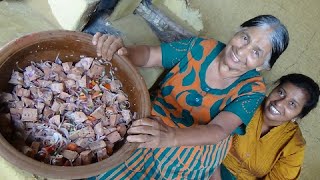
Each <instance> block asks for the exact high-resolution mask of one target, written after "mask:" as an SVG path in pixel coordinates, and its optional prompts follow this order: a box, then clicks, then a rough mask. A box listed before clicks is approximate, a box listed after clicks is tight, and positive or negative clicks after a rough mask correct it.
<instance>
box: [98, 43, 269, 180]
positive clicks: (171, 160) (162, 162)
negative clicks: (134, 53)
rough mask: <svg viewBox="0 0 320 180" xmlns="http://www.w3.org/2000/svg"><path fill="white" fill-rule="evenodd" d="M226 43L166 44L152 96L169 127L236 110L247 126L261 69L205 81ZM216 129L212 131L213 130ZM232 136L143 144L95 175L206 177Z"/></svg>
mask: <svg viewBox="0 0 320 180" xmlns="http://www.w3.org/2000/svg"><path fill="white" fill-rule="evenodd" d="M224 47H225V45H224V44H223V43H221V42H218V41H216V40H213V39H201V38H191V39H186V40H182V41H179V42H173V43H168V44H162V45H161V50H162V61H163V62H162V64H163V67H164V68H166V69H171V70H170V72H169V73H168V74H167V75H166V76H165V78H164V79H163V81H162V82H161V83H160V89H159V90H158V91H157V92H156V93H155V95H153V96H152V97H151V100H152V104H153V109H152V114H153V115H156V116H160V117H161V118H162V120H163V121H164V122H165V123H166V124H167V125H168V126H171V127H178V128H184V127H191V126H197V125H205V124H208V123H209V122H210V121H211V120H212V119H214V117H215V116H216V115H217V114H219V112H221V111H228V112H232V113H234V114H236V115H237V116H239V117H240V118H241V120H242V121H243V125H241V126H240V127H238V128H237V129H236V130H235V131H234V133H236V134H244V132H245V127H246V125H247V124H248V123H249V121H250V119H251V118H252V116H253V114H254V112H255V111H256V109H257V108H258V107H259V105H260V103H261V102H262V100H263V98H264V93H265V85H264V82H263V79H262V77H261V76H260V74H259V73H258V72H257V71H255V70H252V71H249V72H247V73H245V74H244V75H242V76H241V77H240V78H239V79H238V80H236V81H235V82H234V83H233V84H231V85H230V86H229V87H227V88H226V89H213V88H211V87H210V86H208V85H207V84H206V82H205V74H206V70H207V68H208V66H209V64H210V63H211V62H212V61H214V60H215V58H216V57H217V55H218V54H219V53H220V52H221V51H222V50H223V48H224ZM212 133H214V132H212ZM231 139H232V138H231V136H229V137H228V138H226V139H224V140H222V141H221V142H219V143H218V144H214V145H206V146H193V147H191V146H189V147H185V146H183V147H168V148H155V149H148V148H141V149H137V150H136V151H135V152H134V153H133V154H132V156H131V157H130V158H129V159H128V160H127V161H126V162H125V163H123V164H120V165H119V166H117V167H116V168H114V169H112V170H109V171H108V172H106V173H104V174H102V175H100V176H97V177H96V178H97V179H208V178H209V177H210V176H211V175H212V174H213V172H214V170H215V168H216V167H217V166H218V165H220V164H221V162H222V160H223V159H224V158H225V156H226V154H227V152H228V150H229V148H230V145H231Z"/></svg>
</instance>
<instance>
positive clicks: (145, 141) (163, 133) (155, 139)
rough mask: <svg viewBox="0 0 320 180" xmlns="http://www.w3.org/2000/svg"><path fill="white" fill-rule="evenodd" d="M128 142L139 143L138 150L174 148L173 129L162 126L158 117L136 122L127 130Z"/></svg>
mask: <svg viewBox="0 0 320 180" xmlns="http://www.w3.org/2000/svg"><path fill="white" fill-rule="evenodd" d="M128 134H129V136H128V137H127V140H128V141H129V142H139V143H141V144H140V146H139V147H140V148H159V147H170V146H175V128H172V127H169V126H167V125H166V124H164V123H163V122H162V121H161V119H160V118H158V117H150V118H143V119H139V120H136V121H134V122H133V123H132V125H131V127H130V129H129V130H128Z"/></svg>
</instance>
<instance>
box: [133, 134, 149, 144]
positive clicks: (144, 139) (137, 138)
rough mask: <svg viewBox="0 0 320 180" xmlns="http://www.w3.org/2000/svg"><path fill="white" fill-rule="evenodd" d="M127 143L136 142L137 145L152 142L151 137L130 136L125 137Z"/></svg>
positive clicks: (142, 135)
mask: <svg viewBox="0 0 320 180" xmlns="http://www.w3.org/2000/svg"><path fill="white" fill-rule="evenodd" d="M127 140H128V142H137V143H144V142H149V141H152V140H153V137H152V136H151V135H145V134H140V135H130V136H128V137H127Z"/></svg>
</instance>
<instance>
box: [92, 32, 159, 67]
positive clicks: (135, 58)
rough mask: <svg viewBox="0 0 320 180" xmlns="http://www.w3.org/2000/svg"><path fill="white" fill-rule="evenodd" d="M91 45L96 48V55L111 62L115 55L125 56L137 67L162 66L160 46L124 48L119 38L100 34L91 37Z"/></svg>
mask: <svg viewBox="0 0 320 180" xmlns="http://www.w3.org/2000/svg"><path fill="white" fill-rule="evenodd" d="M92 44H93V45H96V47H97V55H98V56H101V57H102V58H103V59H106V60H111V59H112V56H113V55H114V54H115V53H117V54H118V55H121V56H127V57H128V59H129V60H130V61H131V62H132V63H133V64H134V65H136V66H138V67H154V66H158V67H161V66H162V54H161V48H160V46H145V45H139V46H129V47H126V46H125V45H124V43H123V41H122V39H121V38H119V37H115V36H112V35H106V34H101V33H96V34H95V35H94V36H93V38H92Z"/></svg>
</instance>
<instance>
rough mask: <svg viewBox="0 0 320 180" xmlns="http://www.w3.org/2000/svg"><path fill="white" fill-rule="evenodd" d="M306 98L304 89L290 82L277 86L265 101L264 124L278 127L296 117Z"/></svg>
mask: <svg viewBox="0 0 320 180" xmlns="http://www.w3.org/2000/svg"><path fill="white" fill-rule="evenodd" d="M308 98H309V97H308V95H307V94H306V92H305V91H304V89H302V88H300V87H297V86H295V85H293V84H292V83H290V82H287V83H284V84H282V85H278V86H277V87H276V88H275V89H273V90H272V92H271V93H270V95H269V96H268V97H267V99H266V102H265V106H264V123H266V124H267V125H268V126H278V125H281V124H282V123H284V122H288V121H290V120H292V119H294V118H296V117H298V116H299V114H300V113H301V110H302V108H303V107H304V105H305V104H306V102H307V101H308Z"/></svg>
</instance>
